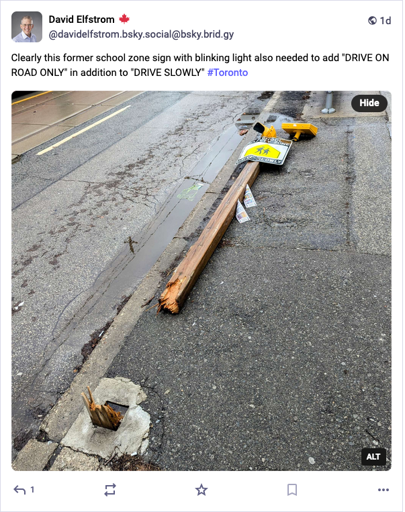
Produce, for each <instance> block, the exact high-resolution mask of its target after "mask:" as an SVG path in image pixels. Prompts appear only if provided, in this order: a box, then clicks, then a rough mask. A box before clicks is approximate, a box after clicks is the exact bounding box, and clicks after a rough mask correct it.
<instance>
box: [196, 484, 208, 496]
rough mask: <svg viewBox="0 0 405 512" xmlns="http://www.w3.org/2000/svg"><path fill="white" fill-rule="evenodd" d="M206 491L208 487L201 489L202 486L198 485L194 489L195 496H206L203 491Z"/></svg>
mask: <svg viewBox="0 0 405 512" xmlns="http://www.w3.org/2000/svg"><path fill="white" fill-rule="evenodd" d="M207 489H208V487H203V484H201V485H200V487H196V488H195V490H196V491H197V492H198V494H197V496H199V495H200V494H203V495H204V496H206V494H205V491H206V490H207Z"/></svg>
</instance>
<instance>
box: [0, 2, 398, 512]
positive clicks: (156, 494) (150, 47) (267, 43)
mask: <svg viewBox="0 0 405 512" xmlns="http://www.w3.org/2000/svg"><path fill="white" fill-rule="evenodd" d="M1 7H2V10H1V134H2V135H1V163H2V169H1V213H2V217H1V234H2V247H1V251H2V252H1V260H2V267H1V283H2V287H1V294H2V296H1V298H2V322H1V358H2V360H1V362H2V367H1V379H2V394H1V416H2V423H1V434H2V435H1V449H2V457H1V510H7V511H8V510H10V511H11V510H28V511H34V510H38V511H46V510H50V511H51V510H52V511H58V510H66V511H71V510H100V511H102V510H218V511H219V510H233V511H239V510H241V511H242V510H247V511H254V510H257V511H259V510H302V511H304V510H308V511H318V510H319V511H321V510H325V511H326V510H330V511H338V510H345V511H346V510H347V511H351V510H353V511H355V510H356V511H357V510H359V511H360V510H364V511H374V510H375V511H380V510H385V511H394V510H395V511H396V510H402V483H401V482H402V445H401V442H402V423H401V416H402V399H401V397H402V395H401V389H402V373H401V372H402V351H401V340H402V331H401V312H402V302H401V301H402V299H401V291H402V290H401V268H402V253H401V250H402V249H401V247H402V224H401V219H402V151H401V150H402V147H401V141H402V132H401V129H402V117H401V113H402V3H401V2H399V1H398V2H388V1H382V2H364V1H359V2H354V1H353V2H352V1H350V2H349V1H342V2H328V1H325V2H322V1H315V2H303V1H302V2H289V1H284V2H267V1H262V2H244V1H239V2H233V1H225V2H219V1H215V2H213V1H211V2H210V1H208V2H153V1H150V2H101V1H99V2H84V1H81V2H41V1H37V2H17V1H14V2H2V4H1ZM34 7H35V10H36V11H40V12H42V15H43V39H42V41H41V42H39V43H36V44H30V45H28V47H27V46H25V47H24V50H22V49H17V50H16V46H15V44H14V43H12V41H11V15H12V13H13V12H14V11H17V10H18V11H24V10H27V11H32V10H33V9H34ZM123 13H125V14H126V15H127V16H128V17H129V18H130V21H129V22H128V23H127V24H126V25H125V26H124V25H122V24H121V23H120V22H119V20H118V18H119V17H120V16H122V14H123ZM71 14H89V15H90V16H94V15H98V16H114V17H115V19H116V23H115V24H111V25H107V24H105V25H101V24H98V25H96V24H91V25H90V24H88V25H84V24H82V25H76V24H64V25H61V24H55V23H54V24H49V22H48V19H49V15H55V16H66V15H71ZM370 16H376V17H377V18H378V19H379V18H380V17H381V16H384V17H388V16H391V22H392V23H391V25H382V24H381V23H380V20H379V23H378V24H377V25H373V26H372V25H370V24H369V23H368V21H367V20H368V18H369V17H370ZM52 29H55V30H57V31H61V30H62V29H63V30H65V31H73V30H87V29H93V30H101V31H120V30H121V29H125V30H126V31H130V30H131V31H132V30H136V31H142V32H146V31H160V30H176V29H178V30H184V31H191V30H195V31H201V30H207V31H213V30H214V31H218V30H221V31H222V32H223V31H228V32H234V36H233V39H232V41H224V40H223V39H211V40H209V39H208V40H207V39H205V40H200V41H196V40H193V39H191V40H190V39H187V40H178V41H173V40H171V39H155V40H153V39H149V40H141V41H135V40H133V39H118V40H117V39H116V40H114V39H58V40H56V41H50V40H49V38H48V33H49V31H50V30H52ZM34 32H35V30H34ZM16 51H17V52H18V51H20V52H21V53H22V52H23V51H24V55H31V54H35V53H37V54H44V53H48V52H49V53H58V54H61V55H63V53H65V52H68V53H70V54H80V55H86V54H89V55H90V54H92V53H98V54H103V53H107V52H108V53H110V54H112V53H113V52H115V53H117V54H122V53H124V52H125V53H127V54H131V55H141V54H147V53H148V54H151V55H152V54H157V53H160V54H164V55H169V54H174V53H175V54H179V53H182V52H189V53H192V54H193V53H200V54H201V53H205V54H209V53H211V52H214V53H219V54H228V55H232V53H238V54H241V53H250V54H252V55H254V54H259V53H262V54H266V55H276V54H291V55H293V54H295V53H297V52H298V53H301V54H305V53H307V52H308V53H309V54H311V53H314V54H318V55H329V54H331V53H335V54H336V53H339V54H342V53H389V54H390V62H389V63H378V62H372V63H370V62H367V63H353V62H349V63H345V62H342V61H341V62H333V63H330V62H327V63H322V62H318V63H312V62H308V63H297V64H295V63H294V64H293V63H275V62H273V63H260V62H259V63H255V62H252V63H244V64H241V65H239V64H236V63H235V66H231V65H229V66H226V65H224V64H222V63H217V64H213V65H210V64H209V63H194V62H189V63H180V64H179V63H174V62H172V63H167V64H165V65H162V67H163V68H165V67H183V66H184V67H191V68H201V67H204V68H206V69H208V68H210V67H218V68H222V69H239V68H242V69H247V70H248V73H249V74H248V76H247V77H241V78H237V77H236V78H235V77H232V78H225V77H208V76H207V74H206V73H204V74H202V76H201V77H199V78H183V77H182V78H165V77H161V78H152V77H144V78H134V77H131V76H130V75H129V76H128V77H126V78H84V79H80V78H72V77H69V76H66V78H65V77H64V78H62V79H61V78H57V77H55V78H50V77H48V78H42V77H40V76H38V77H36V78H31V77H24V78H13V79H12V78H11V73H10V70H11V68H12V67H16V64H15V63H12V62H11V59H10V55H11V53H15V52H16ZM43 64H44V63H43V61H42V62H41V64H40V66H36V65H35V64H32V65H31V64H24V63H23V64H22V67H24V68H26V67H28V68H35V67H38V68H41V67H44V66H43ZM154 65H155V64H153V63H149V64H145V65H144V67H153V66H154ZM156 65H157V66H159V64H156ZM48 66H49V67H53V68H63V67H68V68H69V67H71V66H70V65H69V64H64V63H62V62H59V63H49V64H48ZM91 66H92V67H96V66H97V67H106V68H107V67H108V68H110V69H113V68H114V64H108V65H107V64H96V63H93V64H91ZM75 67H76V69H81V66H80V65H77V66H75ZM82 67H83V69H86V68H88V67H89V64H84V65H83V66H82ZM119 67H125V68H126V69H130V68H131V67H140V66H139V65H134V64H133V63H132V64H131V63H128V62H127V63H126V64H122V65H120V64H118V68H119ZM100 89H105V90H271V91H274V90H328V89H334V90H351V91H369V90H379V91H390V92H391V93H392V105H393V110H392V114H393V117H392V118H393V134H394V135H393V175H392V178H393V180H392V185H393V186H392V190H393V445H392V451H393V464H392V470H391V471H387V472H369V471H364V472H347V473H344V472H335V473H333V472H295V473H292V472H281V473H276V472H262V473H259V472H234V473H230V472H229V473H226V472H221V473H214V472H211V473H208V472H207V473H196V472H185V473H176V472H160V473H159V472H153V473H147V472H135V473H132V472H131V473H104V472H98V473H85V474H82V473H56V472H55V473H49V472H42V473H28V472H27V473H25V472H24V473H21V472H20V473H15V472H13V471H12V470H11V449H10V440H11V428H10V417H11V403H10V395H11V392H10V381H11V377H10V356H11V342H10V340H11V315H9V309H10V308H9V303H10V296H11V282H10V281H11V280H10V276H11V254H10V239H11V228H10V226H11V215H10V212H11V201H10V190H11V175H10V171H11V166H10V147H11V133H10V132H11V122H10V120H11V108H10V104H11V101H10V98H11V93H12V91H14V90H30V91H33V90H38V91H47V90H100ZM113 482H114V483H115V484H116V485H117V487H116V495H115V496H113V497H108V498H106V497H105V496H104V494H103V493H104V490H105V489H104V486H105V485H106V484H112V483H113ZM201 483H202V484H203V485H204V487H208V491H207V496H198V497H197V492H196V491H195V488H196V487H199V486H200V484H201ZM288 483H296V484H298V496H297V497H295V496H289V497H287V484H288ZM17 484H18V485H19V486H20V487H25V488H26V489H29V488H30V487H31V486H34V487H35V493H34V494H27V495H26V496H24V495H21V494H18V495H17V494H16V493H15V492H14V491H13V489H14V487H15V486H16V485H17ZM378 487H385V488H387V487H388V488H389V489H390V491H389V492H388V493H382V492H378V491H377V489H378Z"/></svg>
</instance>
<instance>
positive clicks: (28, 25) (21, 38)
mask: <svg viewBox="0 0 405 512" xmlns="http://www.w3.org/2000/svg"><path fill="white" fill-rule="evenodd" d="M20 28H21V33H20V34H18V35H17V36H15V37H13V41H15V42H16V43H36V42H37V38H36V37H35V34H33V33H32V29H33V28H34V20H33V19H32V18H31V16H24V18H23V19H22V20H21V25H20Z"/></svg>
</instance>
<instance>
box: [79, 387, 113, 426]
mask: <svg viewBox="0 0 405 512" xmlns="http://www.w3.org/2000/svg"><path fill="white" fill-rule="evenodd" d="M87 391H88V392H89V397H90V401H89V399H88V398H87V396H86V395H85V394H84V393H82V397H83V401H84V404H85V406H86V408H87V411H88V413H89V415H90V419H91V421H92V423H93V425H97V426H98V427H104V428H109V429H110V430H117V428H118V426H119V424H120V422H121V420H122V418H123V416H122V414H121V413H120V412H117V411H114V409H113V408H112V407H110V406H109V405H97V404H96V403H95V401H94V398H93V395H92V393H91V391H90V388H89V387H88V386H87Z"/></svg>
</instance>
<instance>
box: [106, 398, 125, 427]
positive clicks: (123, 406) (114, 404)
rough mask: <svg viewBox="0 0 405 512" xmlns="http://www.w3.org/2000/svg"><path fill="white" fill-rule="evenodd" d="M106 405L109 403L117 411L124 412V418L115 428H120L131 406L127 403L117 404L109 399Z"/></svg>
mask: <svg viewBox="0 0 405 512" xmlns="http://www.w3.org/2000/svg"><path fill="white" fill-rule="evenodd" d="M105 405H109V406H110V407H111V409H114V411H115V412H120V413H121V414H122V420H121V421H120V423H119V425H118V427H117V428H116V429H115V430H118V429H119V428H120V425H121V423H122V422H123V421H124V417H125V414H126V412H127V410H128V409H129V407H128V406H127V405H121V404H116V403H115V402H109V401H108V400H107V402H106V403H105Z"/></svg>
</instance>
